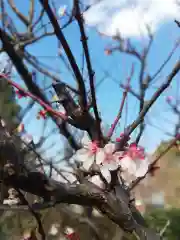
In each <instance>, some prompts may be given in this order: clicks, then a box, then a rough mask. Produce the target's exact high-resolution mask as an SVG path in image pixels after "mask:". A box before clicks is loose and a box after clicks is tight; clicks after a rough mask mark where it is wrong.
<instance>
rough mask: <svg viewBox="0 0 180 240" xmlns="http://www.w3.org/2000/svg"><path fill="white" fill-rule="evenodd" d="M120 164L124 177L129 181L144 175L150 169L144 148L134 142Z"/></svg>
mask: <svg viewBox="0 0 180 240" xmlns="http://www.w3.org/2000/svg"><path fill="white" fill-rule="evenodd" d="M120 165H121V169H122V171H123V173H122V177H123V178H125V181H127V182H129V181H131V180H134V179H136V178H137V177H142V176H144V175H145V174H146V172H147V171H148V166H149V162H148V159H147V158H146V156H145V153H144V149H143V148H142V147H139V146H137V145H136V143H132V144H130V146H129V148H128V150H127V151H125V152H124V154H123V156H122V157H121V158H120Z"/></svg>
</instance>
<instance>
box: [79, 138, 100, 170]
mask: <svg viewBox="0 0 180 240" xmlns="http://www.w3.org/2000/svg"><path fill="white" fill-rule="evenodd" d="M81 143H82V145H83V148H81V149H79V150H78V151H77V152H76V155H75V159H76V161H78V162H81V163H83V168H84V169H85V170H87V171H88V170H89V169H90V167H91V166H92V164H93V163H94V162H96V163H97V164H99V162H98V160H99V159H102V158H103V156H104V152H103V151H102V149H101V148H99V147H98V143H97V142H92V141H91V140H90V139H89V138H88V136H87V135H84V137H83V138H82V141H81ZM100 161H101V160H100Z"/></svg>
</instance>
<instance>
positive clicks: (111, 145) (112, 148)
mask: <svg viewBox="0 0 180 240" xmlns="http://www.w3.org/2000/svg"><path fill="white" fill-rule="evenodd" d="M104 150H105V152H106V153H108V154H111V153H113V152H114V151H115V144H114V143H108V144H106V145H105V147H104Z"/></svg>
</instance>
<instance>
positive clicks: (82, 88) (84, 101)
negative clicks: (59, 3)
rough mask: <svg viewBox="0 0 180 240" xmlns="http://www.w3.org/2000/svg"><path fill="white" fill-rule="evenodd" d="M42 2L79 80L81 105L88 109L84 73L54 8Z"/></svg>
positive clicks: (42, 0)
mask: <svg viewBox="0 0 180 240" xmlns="http://www.w3.org/2000/svg"><path fill="white" fill-rule="evenodd" d="M39 1H40V2H41V4H42V7H43V8H44V9H45V11H46V13H47V15H48V17H49V19H50V21H51V23H52V26H53V28H54V32H55V34H56V36H57V38H58V39H59V41H60V42H61V44H62V46H63V48H64V51H65V52H66V55H67V57H68V59H69V62H70V64H71V67H72V69H73V72H74V74H75V76H76V81H77V84H78V89H79V92H80V96H79V97H80V104H81V107H82V109H83V111H86V108H87V99H86V89H85V85H84V80H83V78H82V75H81V72H80V70H79V68H78V65H77V63H76V61H75V58H74V56H73V54H72V52H71V49H70V47H69V45H68V43H67V41H66V39H65V37H64V35H63V33H62V30H61V28H60V27H59V24H58V22H57V19H56V17H55V15H54V13H53V11H52V9H51V8H50V6H49V4H48V1H46V0H45V1H44V0H39Z"/></svg>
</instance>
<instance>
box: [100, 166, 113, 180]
mask: <svg viewBox="0 0 180 240" xmlns="http://www.w3.org/2000/svg"><path fill="white" fill-rule="evenodd" d="M100 171H101V173H102V175H103V177H104V178H105V179H106V181H107V182H108V183H110V182H111V173H110V171H109V169H108V167H107V165H103V166H102V167H101V168H100Z"/></svg>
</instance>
